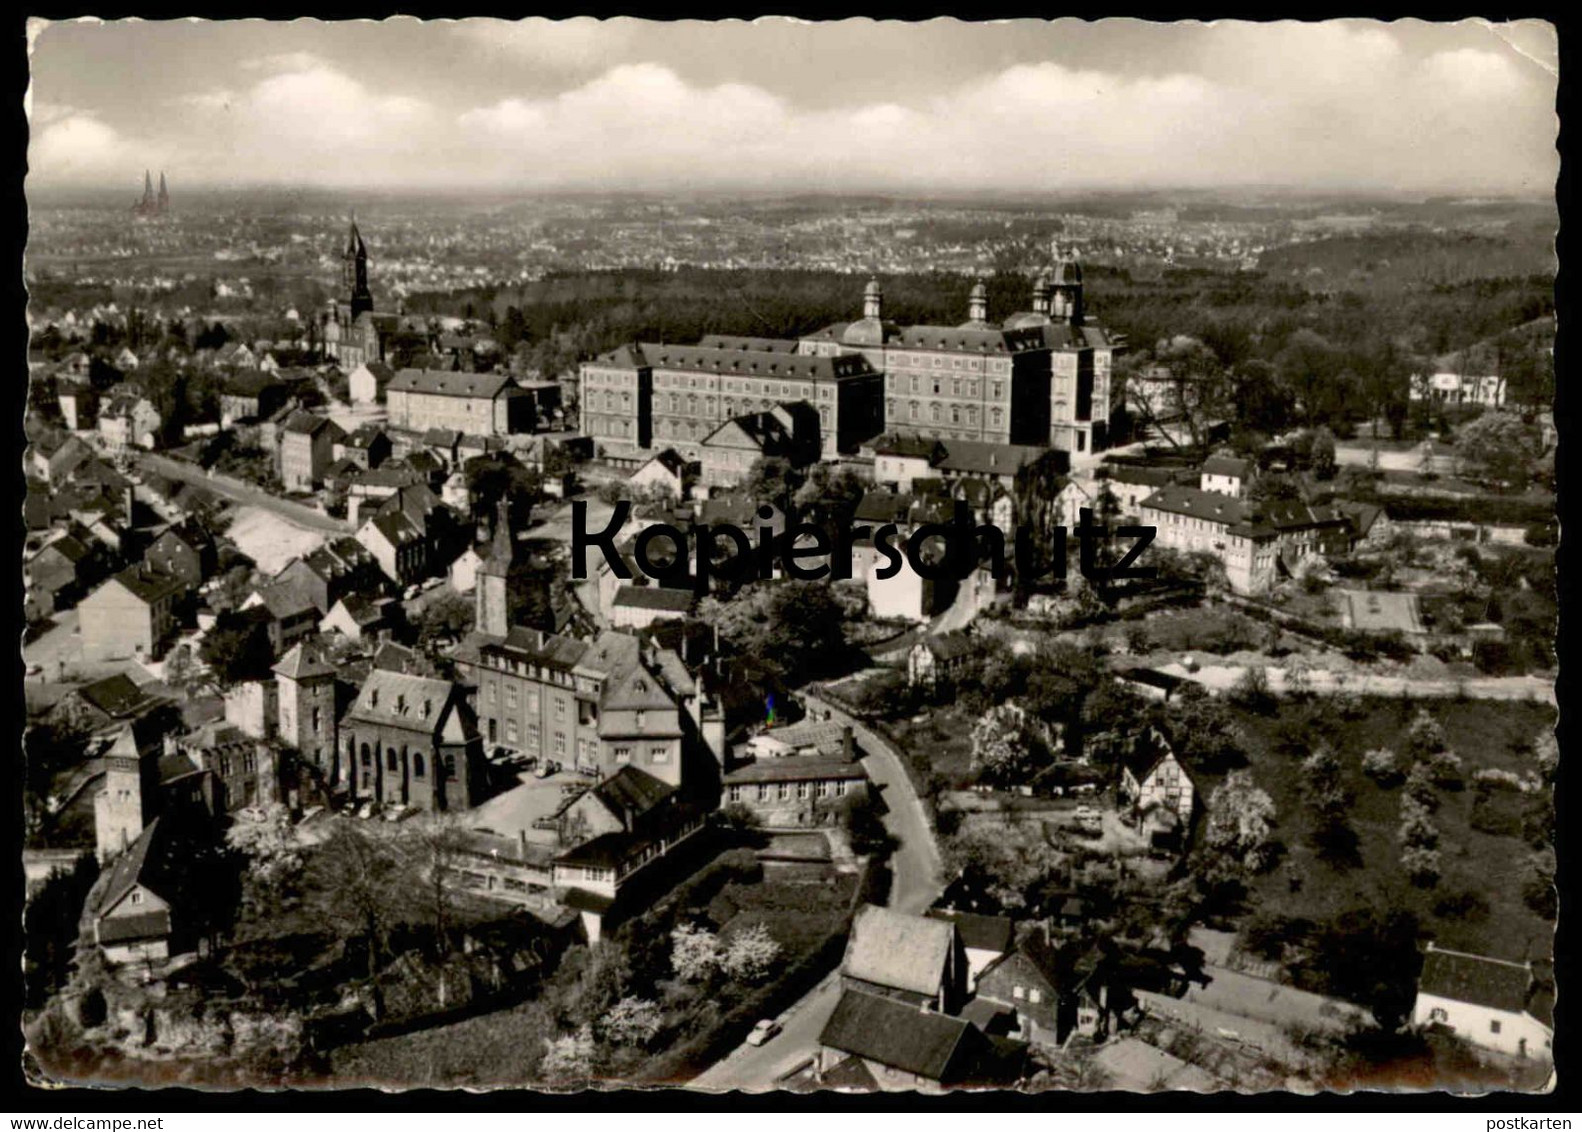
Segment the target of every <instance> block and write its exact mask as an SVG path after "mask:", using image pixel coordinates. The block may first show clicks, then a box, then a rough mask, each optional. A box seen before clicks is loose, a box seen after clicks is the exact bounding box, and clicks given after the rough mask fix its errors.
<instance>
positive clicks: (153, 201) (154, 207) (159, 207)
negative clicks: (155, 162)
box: [132, 169, 170, 220]
mask: <svg viewBox="0 0 1582 1132" xmlns="http://www.w3.org/2000/svg"><path fill="white" fill-rule="evenodd" d="M169 211H170V189H169V187H168V186H167V185H166V184H165V174H164V171H163V170H161V171H160V174H159V194H158V195H157V196H156V195H155V194H154V176H153V174H152V173H151V172H150V171H149V170H147V169H145V170H143V199H142V200H140V201H138V202H137V203H136V204H134V205H133V206H132V215H133V216H135V217H137V219H139V220H154V219H157V218H158V217H161V216H164V215H166V214H167V213H168V212H169Z"/></svg>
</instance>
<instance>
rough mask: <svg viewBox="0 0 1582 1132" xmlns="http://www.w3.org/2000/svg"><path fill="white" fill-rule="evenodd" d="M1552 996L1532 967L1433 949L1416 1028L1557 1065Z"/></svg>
mask: <svg viewBox="0 0 1582 1132" xmlns="http://www.w3.org/2000/svg"><path fill="white" fill-rule="evenodd" d="M1550 1017H1551V1015H1550V1010H1549V1006H1548V995H1547V994H1546V993H1545V992H1543V991H1542V990H1541V989H1540V988H1539V987H1537V986H1536V984H1535V982H1534V979H1533V970H1532V967H1531V966H1530V965H1528V964H1526V963H1512V962H1509V961H1508V960H1504V959H1491V958H1489V957H1488V956H1486V955H1470V954H1468V953H1466V952H1464V951H1449V950H1446V949H1444V948H1440V947H1436V946H1434V945H1433V944H1432V943H1430V944H1429V945H1428V952H1427V954H1426V955H1424V956H1423V973H1422V974H1421V975H1419V976H1418V979H1417V1002H1416V1004H1415V1005H1414V1006H1413V1007H1412V1024H1413V1025H1414V1026H1427V1027H1433V1028H1435V1029H1440V1030H1444V1031H1448V1032H1450V1033H1453V1034H1455V1035H1456V1036H1457V1037H1459V1038H1461V1039H1463V1040H1465V1041H1467V1042H1469V1043H1470V1044H1472V1045H1475V1046H1479V1047H1481V1048H1483V1049H1488V1050H1494V1051H1495V1052H1497V1053H1503V1054H1507V1055H1509V1056H1511V1057H1523V1058H1534V1059H1541V1060H1546V1061H1547V1060H1552V1059H1553V1056H1554V1054H1553V1048H1552V1047H1553V1042H1554V1031H1553V1029H1551V1027H1550V1024H1549V1019H1550Z"/></svg>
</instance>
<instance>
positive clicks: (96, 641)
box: [80, 563, 187, 661]
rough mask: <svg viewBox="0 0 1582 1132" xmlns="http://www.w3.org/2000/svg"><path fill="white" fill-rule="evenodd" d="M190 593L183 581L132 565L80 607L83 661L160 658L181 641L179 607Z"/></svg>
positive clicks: (84, 599)
mask: <svg viewBox="0 0 1582 1132" xmlns="http://www.w3.org/2000/svg"><path fill="white" fill-rule="evenodd" d="M186 593H187V586H186V583H185V582H183V581H182V580H181V579H180V578H177V577H173V576H171V575H169V574H159V573H155V572H154V571H153V570H150V569H149V568H148V567H147V566H146V565H145V564H143V563H138V564H137V565H134V566H128V567H127V568H126V569H125V570H122V571H121V572H120V573H119V574H116V575H115V576H114V577H112V578H111V579H110V580H109V581H107V582H105V583H104V584H103V585H101V586H100V587H99V588H98V589H96V590H94V591H93V592H92V593H90V594H89V595H88V596H87V597H85V598H83V599H82V601H81V603H80V609H81V617H80V624H81V626H82V655H83V659H84V660H91V661H100V660H119V659H126V658H134V657H135V658H141V659H149V660H153V659H157V658H158V657H159V656H160V655H161V654H162V653H163V652H164V650H165V646H166V645H168V644H169V643H170V641H171V640H172V639H174V637H175V636H176V631H177V628H178V626H177V622H176V604H177V602H178V601H179V600H180V598H181V597H182V596H183V595H185V594H186Z"/></svg>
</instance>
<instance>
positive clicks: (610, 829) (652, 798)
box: [551, 766, 707, 941]
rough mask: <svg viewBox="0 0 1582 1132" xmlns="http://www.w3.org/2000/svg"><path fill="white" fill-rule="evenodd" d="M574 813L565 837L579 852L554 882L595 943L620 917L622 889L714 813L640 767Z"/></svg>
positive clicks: (559, 862) (564, 856)
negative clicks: (615, 915)
mask: <svg viewBox="0 0 1582 1132" xmlns="http://www.w3.org/2000/svg"><path fill="white" fill-rule="evenodd" d="M569 810H570V813H569V815H568V816H567V817H565V818H563V819H562V823H561V837H562V841H563V842H565V841H574V842H575V844H573V845H572V846H571V848H569V849H565V850H563V851H562V852H560V853H559V854H557V855H556V856H555V859H554V862H553V865H552V867H551V878H552V880H553V883H554V886H555V888H556V889H558V890H560V891H561V893H562V896H561V899H562V902H563V903H564V904H565V905H566V906H567V907H569V908H573V909H575V910H576V911H577V912H578V913H579V914H581V916H582V920H583V926H584V928H585V929H586V930H587V932H588V936H589V939H590V940H593V941H597V940H598V938H599V936H600V933H601V931H602V928H603V923H604V920H605V918H606V917H607V916H609V915H611V914H612V913H613V912H616V911H617V908H618V904H617V901H618V900H619V899H620V897H621V892H622V889H623V888H624V887H625V886H626V885H628V884H629V883H630V882H631V881H632V880H634V879H635V877H636V876H637V874H638V873H639V872H641V871H642V870H644V869H646V868H648V867H649V866H650V865H652V864H654V863H656V862H657V861H659V860H660V859H662V858H664V857H665V856H667V855H668V854H669V853H670V852H671V851H672V850H674V849H675V848H676V847H677V846H678V845H680V844H681V843H682V842H684V841H686V840H687V839H688V838H690V837H691V836H692V835H693V834H695V833H697V832H698V831H699V830H700V829H702V828H703V827H704V824H705V822H706V819H707V813H706V811H705V810H704V809H703V808H702V807H701V806H700V805H698V804H697V803H696V802H695V801H693V800H691V799H689V798H686V797H685V796H683V794H682V792H681V791H680V790H679V789H678V788H677V787H675V786H673V785H671V784H670V783H668V782H663V781H661V780H660V779H658V778H656V777H654V776H653V775H651V774H649V773H648V772H646V771H644V770H640V769H638V768H637V767H634V766H623V767H622V768H621V769H620V770H618V771H616V772H615V773H614V774H613V775H611V776H610V777H608V778H606V779H605V780H604V781H603V782H601V783H600V784H599V785H598V786H596V787H595V788H594V789H592V790H590V791H588V792H587V793H585V794H583V795H582V796H581V797H580V798H578V799H577V801H576V802H575V803H573V805H572V806H571V807H570V808H569ZM589 834H591V836H588V835H589ZM582 838H586V839H585V840H582Z"/></svg>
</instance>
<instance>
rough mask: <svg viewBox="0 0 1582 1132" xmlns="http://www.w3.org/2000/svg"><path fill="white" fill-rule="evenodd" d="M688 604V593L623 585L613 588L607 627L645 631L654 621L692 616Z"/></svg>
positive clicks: (655, 587)
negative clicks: (609, 625)
mask: <svg viewBox="0 0 1582 1132" xmlns="http://www.w3.org/2000/svg"><path fill="white" fill-rule="evenodd" d="M692 603H693V593H692V591H691V590H690V589H686V590H683V589H671V588H669V587H666V586H635V585H631V584H630V583H626V584H623V585H621V586H619V587H617V589H616V591H615V595H614V597H613V598H612V599H611V601H610V611H609V618H610V624H612V625H614V626H616V627H617V628H626V629H646V628H648V626H650V625H652V624H653V623H654V622H655V621H661V620H664V619H665V618H683V617H686V616H687V615H688V614H689V613H691V612H692Z"/></svg>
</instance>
